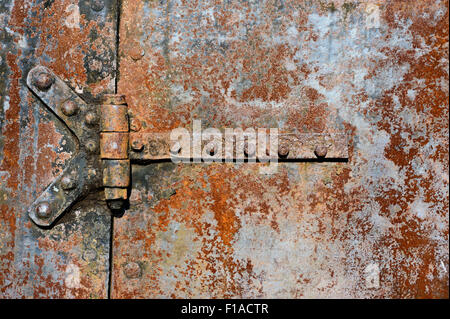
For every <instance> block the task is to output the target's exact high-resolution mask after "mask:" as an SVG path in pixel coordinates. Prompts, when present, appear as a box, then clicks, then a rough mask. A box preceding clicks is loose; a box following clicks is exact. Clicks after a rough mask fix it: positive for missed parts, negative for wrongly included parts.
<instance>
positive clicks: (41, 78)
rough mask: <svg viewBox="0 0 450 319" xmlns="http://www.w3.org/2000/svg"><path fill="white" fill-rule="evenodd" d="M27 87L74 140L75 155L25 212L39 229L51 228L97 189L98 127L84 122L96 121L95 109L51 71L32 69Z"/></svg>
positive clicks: (43, 68)
mask: <svg viewBox="0 0 450 319" xmlns="http://www.w3.org/2000/svg"><path fill="white" fill-rule="evenodd" d="M27 86H28V87H29V88H30V89H31V90H32V91H33V92H34V93H35V94H36V96H38V97H39V98H40V99H41V101H42V103H43V104H44V105H45V107H47V108H48V109H49V110H50V111H53V112H54V113H55V114H56V118H55V120H56V121H60V122H61V123H63V125H66V126H67V128H68V129H69V130H70V133H69V134H68V135H67V136H65V137H64V139H69V140H70V139H74V140H75V141H74V143H75V144H76V146H75V150H74V152H73V153H74V154H73V155H72V157H71V158H70V160H69V161H68V162H67V164H66V165H65V167H64V170H63V171H62V172H61V173H60V175H59V176H57V178H56V179H55V180H53V181H52V182H51V183H50V184H49V185H48V186H47V187H46V189H45V190H44V192H43V193H42V194H40V195H39V197H38V198H37V199H36V200H35V201H34V202H33V203H32V204H31V206H30V207H29V208H28V215H29V216H30V218H31V219H32V220H33V221H34V222H35V223H36V224H37V225H39V226H50V225H52V224H53V223H54V222H55V221H56V220H57V218H59V217H60V216H61V215H62V214H63V213H65V212H66V211H68V210H69V209H70V208H71V207H72V206H73V204H74V203H75V202H76V201H78V200H79V199H81V198H83V197H85V196H86V195H87V194H88V193H89V192H92V191H95V190H96V189H98V188H100V187H101V185H102V183H101V181H102V171H101V169H100V167H101V165H100V164H101V163H100V158H99V149H98V145H99V131H100V130H99V127H98V125H95V124H94V123H92V121H89V120H87V119H86V118H87V117H89V116H94V117H97V108H96V106H95V105H87V104H86V103H85V102H84V101H83V100H82V99H81V98H80V97H79V96H78V95H77V94H76V93H75V92H74V91H73V90H71V89H70V87H69V86H67V84H65V83H64V82H63V81H62V80H61V79H60V78H59V77H58V76H57V75H55V74H54V73H53V72H52V71H51V70H49V69H47V68H45V67H43V66H37V67H34V68H33V69H32V70H31V71H30V72H29V73H28V76H27Z"/></svg>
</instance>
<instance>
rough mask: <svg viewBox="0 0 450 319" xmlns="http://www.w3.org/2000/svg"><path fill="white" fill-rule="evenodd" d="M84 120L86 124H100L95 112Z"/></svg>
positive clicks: (90, 113) (89, 113)
mask: <svg viewBox="0 0 450 319" xmlns="http://www.w3.org/2000/svg"><path fill="white" fill-rule="evenodd" d="M84 120H85V121H86V124H88V125H94V124H97V122H98V116H97V114H95V113H94V112H88V113H87V114H86V117H85V119H84Z"/></svg>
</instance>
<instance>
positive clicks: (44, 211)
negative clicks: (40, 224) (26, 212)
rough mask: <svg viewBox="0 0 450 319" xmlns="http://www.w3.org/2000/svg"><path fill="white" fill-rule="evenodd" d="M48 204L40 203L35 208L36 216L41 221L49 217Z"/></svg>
mask: <svg viewBox="0 0 450 319" xmlns="http://www.w3.org/2000/svg"><path fill="white" fill-rule="evenodd" d="M50 213H51V210H50V204H49V203H48V202H42V203H39V204H38V205H37V207H36V215H37V216H38V217H39V218H41V219H45V218H48V217H50Z"/></svg>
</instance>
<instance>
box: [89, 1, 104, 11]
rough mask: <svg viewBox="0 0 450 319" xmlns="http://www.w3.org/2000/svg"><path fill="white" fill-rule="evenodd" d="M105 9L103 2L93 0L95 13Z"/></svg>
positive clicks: (92, 5) (92, 7)
mask: <svg viewBox="0 0 450 319" xmlns="http://www.w3.org/2000/svg"><path fill="white" fill-rule="evenodd" d="M104 7H105V2H104V1H103V0H91V9H92V10H94V11H97V12H98V11H101V10H103V8H104Z"/></svg>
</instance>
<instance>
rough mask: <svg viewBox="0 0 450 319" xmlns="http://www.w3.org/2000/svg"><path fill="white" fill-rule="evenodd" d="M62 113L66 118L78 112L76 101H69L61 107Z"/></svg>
mask: <svg viewBox="0 0 450 319" xmlns="http://www.w3.org/2000/svg"><path fill="white" fill-rule="evenodd" d="M61 111H62V112H63V113H64V115H66V116H72V115H74V114H76V113H77V112H78V105H77V104H76V103H75V102H74V101H72V100H68V101H66V102H64V104H63V105H62V106H61Z"/></svg>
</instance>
